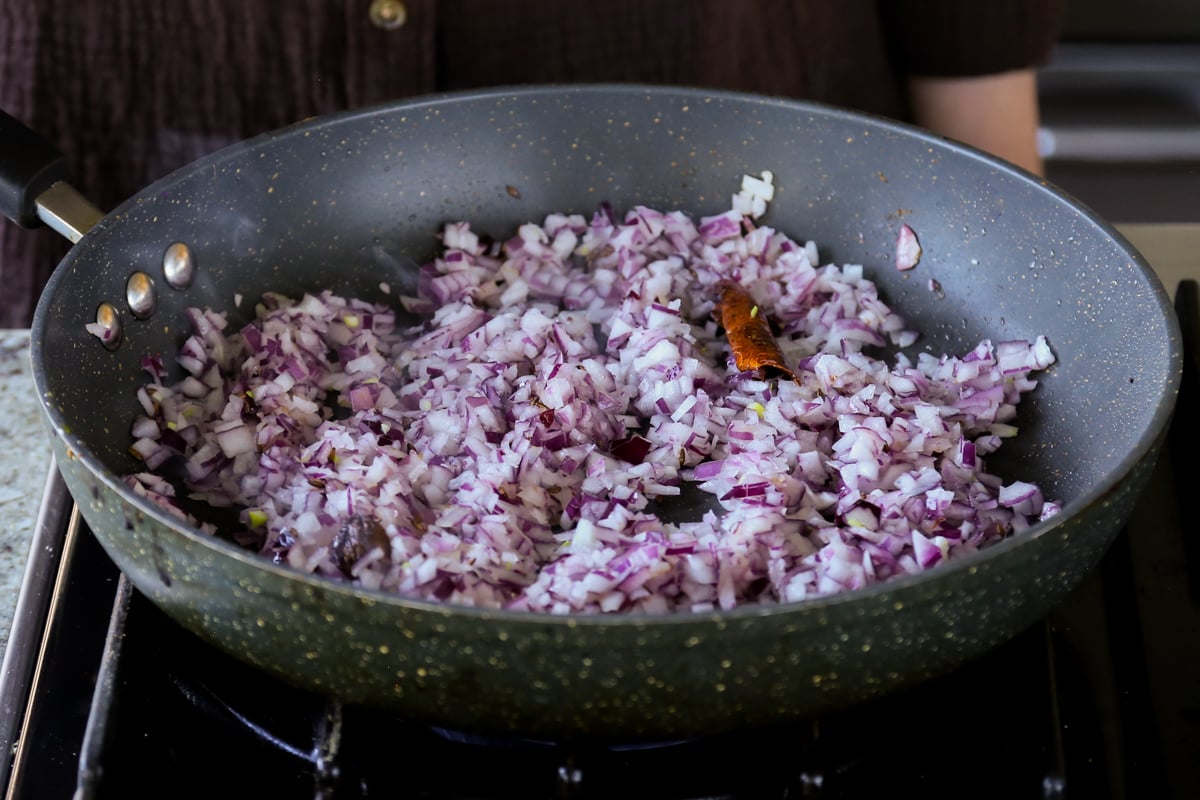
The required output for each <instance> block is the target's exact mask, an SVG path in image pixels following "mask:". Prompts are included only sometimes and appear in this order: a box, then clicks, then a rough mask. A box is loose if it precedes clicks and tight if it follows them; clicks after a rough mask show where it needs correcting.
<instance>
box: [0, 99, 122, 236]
mask: <svg viewBox="0 0 1200 800" xmlns="http://www.w3.org/2000/svg"><path fill="white" fill-rule="evenodd" d="M69 175H70V167H69V166H68V164H67V159H66V157H64V156H63V154H62V153H61V152H59V150H58V148H57V147H55V146H54V145H52V144H51V143H50V142H48V141H46V140H45V139H44V138H43V137H41V136H39V135H38V134H36V133H34V132H33V131H31V130H30V129H29V128H27V127H25V125H23V124H22V123H20V122H18V121H17V120H16V119H14V118H13V117H11V116H9V115H8V114H6V113H5V112H3V111H0V212H3V214H4V216H6V217H8V218H9V219H11V220H12V221H13V222H15V223H17V224H18V225H20V226H21V227H23V228H33V227H36V226H37V225H38V224H40V223H43V222H44V223H46V224H48V225H50V226H51V227H52V228H54V229H55V230H56V231H58V232H59V233H61V234H62V235H63V236H65V237H67V238H68V239H70V240H71V241H73V242H77V241H79V240H80V238H82V237H83V234H85V233H87V232H88V230H90V229H91V227H92V226H93V225H95V224H96V223H97V222H99V221H100V219H101V218H102V217H103V216H104V214H103V213H102V212H100V211H99V210H98V209H97V208H96V207H95V206H93V205H92V204H91V203H89V202H88V201H87V200H86V199H85V198H84V197H83V196H82V195H80V194H79V193H78V192H77V191H75V189H74V188H72V187H71V185H70V184H69V183H67V179H68V177H69Z"/></svg>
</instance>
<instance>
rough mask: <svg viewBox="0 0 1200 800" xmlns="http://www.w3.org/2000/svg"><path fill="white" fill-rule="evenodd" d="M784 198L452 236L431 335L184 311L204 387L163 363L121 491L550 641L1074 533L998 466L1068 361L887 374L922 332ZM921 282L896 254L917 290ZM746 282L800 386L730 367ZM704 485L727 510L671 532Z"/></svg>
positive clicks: (149, 389)
mask: <svg viewBox="0 0 1200 800" xmlns="http://www.w3.org/2000/svg"><path fill="white" fill-rule="evenodd" d="M773 191H774V189H773V186H772V176H771V175H770V173H763V175H762V177H761V178H758V177H747V179H746V180H745V181H744V182H743V185H742V190H741V191H740V192H739V193H738V194H737V195H736V196H735V197H734V200H733V202H732V205H731V209H730V210H728V211H726V212H724V213H719V214H715V215H713V216H709V217H705V218H703V219H701V220H699V222H696V221H694V220H692V219H690V218H689V217H687V216H686V215H684V214H682V213H680V212H677V211H674V212H668V213H664V212H661V211H657V210H655V209H651V208H646V207H635V208H633V209H630V210H629V211H628V212H627V213H626V214H625V215H624V217H618V216H617V214H616V213H615V212H614V211H613V209H612V208H611V206H608V205H607V204H601V205H600V207H599V210H598V211H597V213H596V214H594V215H593V216H592V217H591V218H590V219H587V218H585V217H583V216H581V215H567V214H551V215H549V216H547V217H546V218H545V220H544V221H543V222H542V223H541V224H534V223H528V224H525V225H522V226H521V227H520V228H519V229H518V230H517V231H516V232H515V233H513V234H512V235H511V236H509V237H508V238H507V240H503V239H500V240H493V239H490V238H488V237H483V236H480V235H478V234H477V233H476V232H475V231H473V230H472V229H471V226H470V225H469V224H468V223H466V222H456V223H451V224H448V225H446V226H445V228H444V229H443V231H442V244H443V245H444V250H443V252H442V253H441V254H440V255H439V256H438V257H437V258H435V259H434V260H433V261H431V262H430V263H428V264H426V265H425V266H424V267H422V269H421V271H420V275H419V279H418V294H417V296H416V297H403V298H398V305H399V306H400V307H402V308H403V309H405V310H406V311H409V312H414V311H415V312H418V313H423V314H426V315H427V316H428V321H427V322H425V323H424V324H421V325H418V326H416V327H413V328H410V329H397V327H396V319H395V313H394V311H393V309H392V308H390V307H388V306H384V305H373V304H370V303H366V302H363V301H361V300H356V299H348V298H343V297H337V296H334V295H333V294H331V293H329V292H323V293H320V294H311V295H305V296H303V297H301V298H299V299H291V298H287V297H283V296H281V295H277V294H268V295H266V296H264V297H263V299H262V303H261V304H260V306H259V307H258V316H257V318H256V319H255V320H254V321H253V322H252V323H251V324H249V325H246V326H245V327H243V328H242V329H241V330H239V331H226V321H225V317H224V316H223V315H222V314H218V313H215V312H213V311H211V310H206V309H192V310H190V311H189V320H190V322H191V325H192V329H193V333H192V335H191V336H190V337H188V338H187V339H186V340H185V341H184V342H183V343H182V345H181V347H180V350H179V352H178V353H176V354H174V358H175V359H176V361H177V362H178V363H179V364H180V365H181V366H182V367H183V369H184V371H185V373H186V377H185V378H184V379H182V380H181V381H179V382H178V383H175V384H173V385H166V384H165V383H164V380H165V379H164V375H165V370H164V369H163V368H162V364H161V360H158V361H155V360H154V359H150V360H147V361H146V362H144V366H145V367H146V371H147V373H148V374H149V375H150V378H151V381H152V382H151V383H149V384H147V385H146V386H144V387H141V388H140V389H139V390H138V400H139V404H140V408H141V410H142V412H143V413H142V415H140V416H139V417H138V418H137V419H136V420H135V421H134V423H133V425H132V428H131V433H132V434H133V435H132V444H131V452H133V453H134V454H135V455H137V456H138V457H139V458H141V459H142V460H143V461H144V462H145V464H146V472H144V473H141V474H139V475H135V476H131V477H130V478H129V483H130V485H131V486H133V487H134V489H135V491H137V492H138V493H139V494H142V495H144V496H146V497H148V498H150V499H151V501H152V502H155V503H159V504H161V505H163V507H164V508H168V509H169V510H170V511H171V513H173V514H176V515H179V516H184V517H185V515H183V512H181V511H179V509H178V506H177V504H176V501H175V491H176V489H175V487H173V486H172V485H171V484H169V483H166V482H165V481H164V480H163V479H162V478H161V477H159V476H157V475H154V474H153V472H154V470H156V469H159V468H161V467H163V465H165V464H167V462H168V461H170V460H171V459H173V458H177V459H179V463H181V464H182V466H183V470H182V471H183V473H184V474H185V475H186V479H185V481H184V482H183V484H182V485H181V486H180V490H181V491H186V492H187V493H188V494H189V495H190V496H191V497H192V498H194V499H197V500H201V501H204V502H207V503H209V504H210V505H212V506H215V507H221V508H225V507H232V508H236V509H241V510H242V519H243V522H244V523H245V525H246V529H245V530H241V531H233V532H231V533H232V534H233V535H234V536H235V538H237V539H238V540H249V541H253V542H254V543H255V546H257V547H258V548H259V549H260V550H261V552H262V553H263V554H264V555H265V556H267V557H269V558H272V559H274V560H275V561H277V562H279V563H283V564H287V565H290V566H291V567H293V568H295V569H298V570H304V571H307V572H314V573H317V574H320V575H325V576H328V577H330V578H336V579H340V580H352V581H354V582H356V583H358V584H359V585H362V586H364V587H366V588H369V589H379V590H382V591H386V592H395V593H399V594H404V595H408V596H414V597H423V598H429V599H434V600H438V601H441V602H447V603H457V604H462V605H474V606H486V607H500V608H511V609H521V610H529V611H540V612H549V613H575V612H582V613H592V612H595V613H616V612H638V613H667V612H691V611H705V610H711V609H716V608H730V607H733V606H736V605H744V604H762V603H779V602H793V601H799V600H803V599H806V598H812V597H816V596H821V595H827V594H832V593H836V592H843V591H849V590H853V589H856V588H860V587H862V586H866V585H869V584H873V583H877V582H880V581H887V580H890V579H893V578H895V577H898V576H901V575H904V574H909V573H915V572H921V571H923V570H926V569H929V568H932V567H935V566H936V565H938V564H942V563H945V562H946V561H948V560H952V559H954V558H956V557H959V556H961V555H963V554H966V553H970V552H973V551H976V550H979V549H981V548H984V547H987V546H989V545H991V544H993V543H994V542H996V541H999V540H1000V539H1002V538H1004V537H1005V536H1007V535H1009V534H1011V533H1012V532H1014V531H1020V530H1024V529H1025V528H1027V527H1028V526H1030V525H1032V524H1034V523H1036V522H1037V521H1038V520H1040V519H1045V518H1047V517H1048V516H1051V515H1053V514H1054V513H1057V511H1058V510H1059V505H1058V504H1057V503H1056V502H1053V501H1046V500H1045V499H1044V498H1043V497H1042V493H1041V490H1040V489H1039V488H1038V487H1037V486H1036V485H1034V484H1032V483H1030V482H1028V481H1022V480H1009V481H1002V480H1001V479H1000V478H998V477H997V476H995V475H992V474H990V473H988V472H987V471H986V464H985V459H986V457H987V456H988V454H990V453H992V452H994V451H995V450H996V448H998V447H999V446H1000V445H1001V444H1002V443H1003V441H1005V440H1006V439H1008V438H1010V437H1011V436H1012V435H1014V434H1015V433H1016V428H1015V427H1014V425H1013V422H1014V419H1015V413H1016V407H1017V404H1018V402H1019V401H1020V399H1021V397H1022V395H1024V394H1025V393H1028V392H1030V391H1032V390H1033V389H1034V388H1035V387H1036V381H1035V380H1034V378H1033V377H1032V376H1033V374H1034V373H1035V372H1037V371H1038V370H1044V369H1046V368H1047V367H1048V366H1050V365H1051V364H1052V363H1053V361H1054V355H1053V353H1052V352H1051V350H1050V347H1049V344H1048V343H1047V342H1046V340H1045V339H1044V338H1041V337H1038V338H1037V339H1035V340H1034V341H1032V342H1025V341H1006V342H1000V343H998V344H995V345H993V344H992V343H991V342H988V341H983V342H980V343H979V344H978V346H976V347H974V348H972V349H971V350H970V351H969V352H966V353H963V354H960V355H955V354H934V353H931V352H919V353H917V354H916V355H915V356H910V355H907V354H903V353H902V354H901V355H899V356H897V357H896V359H895V363H894V365H889V364H887V363H885V362H884V361H882V360H880V359H879V358H876V357H873V356H871V355H870V354H869V353H868V350H869V348H871V347H877V346H880V345H885V344H891V345H895V346H898V347H901V348H903V347H906V346H908V345H910V344H911V343H912V342H913V341H915V339H916V337H917V334H916V332H915V331H912V330H910V329H908V328H907V327H906V325H905V323H904V320H903V319H902V318H901V317H899V316H898V315H897V314H896V313H894V312H893V311H892V309H891V308H890V307H888V306H887V305H886V304H885V303H884V302H883V301H882V300H881V298H880V297H879V296H878V293H877V291H876V287H875V285H874V284H873V283H872V282H871V281H870V280H868V279H867V277H866V273H865V270H864V268H863V267H862V266H859V265H837V264H824V265H822V264H821V263H819V261H818V252H817V248H816V246H815V244H813V243H812V242H799V241H794V240H792V239H789V238H788V237H787V236H786V235H784V234H783V233H781V232H780V231H778V230H775V229H774V228H772V227H770V226H767V225H763V224H761V220H759V221H757V222H755V221H754V220H756V219H758V218H759V217H761V215H762V213H763V212H764V211H765V208H766V203H768V202H769V201H770V200H771V198H772V196H773ZM919 257H920V246H919V244H918V243H917V241H916V236H915V234H914V233H913V231H912V230H911V229H910V228H908V226H903V227H902V228H901V232H900V239H899V240H898V242H897V260H896V266H897V267H898V268H900V269H910V268H912V267H913V266H915V264H916V263H917V260H918V259H919ZM728 279H733V280H736V281H738V283H739V285H741V286H743V287H745V289H746V290H747V291H748V292H749V293H751V295H752V296H753V298H754V301H755V303H756V304H757V305H758V307H759V308H760V309H761V312H760V313H763V314H766V315H769V316H770V318H771V319H772V320H773V321H774V322H776V323H777V324H778V326H779V329H780V330H781V331H782V335H781V336H780V337H779V343H780V347H781V350H782V351H783V354H784V356H785V359H786V360H787V361H788V363H789V364H791V365H792V366H793V369H794V371H795V373H796V375H797V380H795V381H792V380H786V381H776V380H764V379H762V377H761V376H759V375H757V374H754V373H739V372H738V371H737V370H736V368H735V367H734V366H732V363H731V360H730V357H729V348H728V344H727V342H725V341H724V340H723V338H721V336H720V334H719V330H718V328H717V326H716V324H715V323H714V322H713V320H712V311H713V305H714V301H715V299H716V296H715V294H716V293H715V292H714V287H716V286H717V285H718V284H719V283H720V282H721V281H722V280H728ZM683 483H691V484H692V485H693V486H694V489H695V491H696V492H699V493H707V495H708V496H709V497H710V501H709V504H708V508H697V509H695V511H694V517H693V519H692V521H687V522H668V521H666V519H667V518H668V517H669V518H670V519H677V518H678V517H679V516H680V515H679V514H678V513H673V514H670V515H668V514H666V513H665V509H666V508H667V504H669V503H671V502H677V501H681V500H680V498H681V497H682V496H683V494H682V492H681V485H682V484H683ZM693 493H694V492H693ZM659 509H663V510H664V513H663V514H662V516H661V517H660V516H659V515H658V513H656V512H658V511H659ZM185 518H186V517H185ZM351 519H353V520H355V521H356V522H355V523H354V524H353V525H351V526H350V527H347V525H348V522H347V521H348V520H351ZM204 528H205V529H206V530H212V529H213V528H212V526H211V525H208V524H205V525H204ZM355 531H371V532H377V531H383V533H384V534H385V535H386V541H387V546H386V547H384V546H381V545H382V540H381V539H379V535H378V533H372V534H371V535H372V536H374V537H375V538H374V539H372V540H371V541H365V540H364V541H361V542H360V541H357V540H356V539H355V538H354V536H355V535H357V534H356V533H355ZM363 535H364V536H365V535H366V534H363Z"/></svg>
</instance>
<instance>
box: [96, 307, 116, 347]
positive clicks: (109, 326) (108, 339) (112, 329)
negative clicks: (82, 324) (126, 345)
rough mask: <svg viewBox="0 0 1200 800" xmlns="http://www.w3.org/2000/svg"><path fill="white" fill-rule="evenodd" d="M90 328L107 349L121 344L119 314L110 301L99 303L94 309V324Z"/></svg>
mask: <svg viewBox="0 0 1200 800" xmlns="http://www.w3.org/2000/svg"><path fill="white" fill-rule="evenodd" d="M88 330H90V331H91V332H92V333H93V334H94V335H95V336H96V338H97V339H99V340H100V343H101V344H103V345H104V346H105V347H107V348H108V349H109V350H116V349H117V348H118V347H120V346H121V314H120V312H118V311H117V307H116V306H114V305H113V304H112V303H101V304H100V307H99V308H97V309H96V324H95V325H89V326H88Z"/></svg>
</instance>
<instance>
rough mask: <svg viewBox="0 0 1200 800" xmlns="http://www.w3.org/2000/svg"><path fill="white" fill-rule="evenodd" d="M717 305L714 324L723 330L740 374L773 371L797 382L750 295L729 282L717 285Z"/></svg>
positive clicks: (763, 316)
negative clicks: (719, 299) (718, 297)
mask: <svg viewBox="0 0 1200 800" xmlns="http://www.w3.org/2000/svg"><path fill="white" fill-rule="evenodd" d="M717 288H718V289H719V290H720V292H721V301H720V303H719V304H718V305H717V308H716V312H717V321H718V322H719V323H720V324H721V327H723V328H724V329H725V338H727V339H728V340H729V347H730V349H731V350H732V351H733V362H734V364H736V365H737V368H738V369H739V370H741V371H742V372H747V371H749V370H755V369H761V370H774V371H776V372H779V373H783V374H784V375H787V376H788V377H789V378H791V379H792V380H799V378H797V377H796V373H794V372H792V370H791V368H790V367H789V366H788V365H787V362H786V361H785V360H784V357H783V351H782V350H780V349H779V343H778V342H776V341H775V335H774V334H773V333H771V324H770V323H769V322H768V321H767V318H766V315H764V314H760V313H759V309H758V305H757V304H755V302H754V298H753V297H751V296H750V293H749V292H747V291H746V290H745V289H743V288H742V287H741V286H739V285H738V284H736V283H734V282H733V281H728V280H726V281H721V283H720V285H719V286H718V287H717Z"/></svg>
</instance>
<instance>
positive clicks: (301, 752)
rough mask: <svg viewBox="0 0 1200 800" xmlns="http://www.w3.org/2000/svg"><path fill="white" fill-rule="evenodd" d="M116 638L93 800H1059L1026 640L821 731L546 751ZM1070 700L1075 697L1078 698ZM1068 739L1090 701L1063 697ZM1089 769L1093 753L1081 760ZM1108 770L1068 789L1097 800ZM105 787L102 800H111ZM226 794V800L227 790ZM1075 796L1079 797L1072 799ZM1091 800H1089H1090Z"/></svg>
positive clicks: (827, 720)
mask: <svg viewBox="0 0 1200 800" xmlns="http://www.w3.org/2000/svg"><path fill="white" fill-rule="evenodd" d="M126 594H127V597H128V608H127V613H126V616H125V618H124V635H125V639H126V640H127V641H129V642H133V641H143V642H144V641H154V642H156V646H155V647H154V648H152V649H150V650H148V651H147V649H146V648H139V649H138V651H137V653H136V655H135V654H134V653H132V652H121V653H119V654H118V656H117V658H118V661H119V663H117V664H114V665H110V666H112V667H113V670H114V674H116V675H117V676H119V677H118V678H117V679H116V680H115V681H114V683H113V686H112V690H111V693H112V697H111V702H110V704H109V706H108V708H107V709H106V710H105V712H104V713H103V714H101V715H99V717H96V718H94V719H93V720H92V722H91V729H90V733H92V734H94V738H93V739H92V740H91V742H90V744H91V747H90V748H89V751H88V759H86V760H88V761H89V762H91V761H94V762H95V763H97V764H101V765H103V768H102V769H99V770H97V771H96V772H97V775H96V778H95V780H94V781H93V785H92V786H90V787H89V788H90V790H91V794H90V796H92V797H108V796H129V795H127V794H124V792H125V791H127V790H128V787H131V786H139V785H153V786H159V787H164V788H165V787H170V794H171V795H172V796H176V797H178V796H211V795H212V794H217V793H220V792H222V791H227V790H228V788H229V787H230V786H231V781H232V780H234V779H233V777H232V776H234V775H241V774H243V773H246V771H247V770H248V769H249V768H253V769H252V771H250V772H249V773H247V774H248V775H249V777H247V778H238V779H237V780H238V781H240V782H239V783H237V784H236V786H237V788H238V789H239V791H244V792H246V793H248V792H249V791H251V790H254V791H262V792H267V793H268V794H269V796H271V797H273V798H285V797H305V798H310V797H314V796H315V797H320V798H334V797H361V796H372V795H375V796H397V795H401V794H402V795H403V796H405V797H418V798H442V797H444V798H474V799H475V800H483V799H484V798H518V797H520V798H526V799H529V798H610V797H618V796H619V797H628V798H636V797H654V798H659V800H672V799H673V798H679V800H683V798H700V797H704V798H713V797H722V798H742V797H753V798H774V797H778V798H797V797H813V798H825V797H831V798H839V797H854V796H862V795H866V794H877V793H878V794H886V793H892V792H894V791H895V790H896V788H897V787H905V788H909V787H911V788H912V789H913V790H914V791H917V792H918V793H919V794H920V795H921V796H923V797H929V798H940V797H947V798H949V797H958V796H961V793H962V791H963V787H965V786H970V787H972V788H971V795H972V796H973V797H980V798H989V797H996V798H1000V797H1004V798H1013V797H1039V798H1042V797H1056V796H1066V795H1065V792H1064V791H1062V787H1064V786H1065V785H1066V781H1067V778H1068V775H1067V774H1066V767H1065V765H1064V763H1063V753H1064V751H1065V750H1066V749H1067V748H1068V747H1071V746H1074V740H1073V739H1068V740H1066V741H1064V739H1063V737H1062V736H1060V731H1061V729H1062V727H1063V723H1062V720H1061V719H1060V717H1059V716H1056V715H1055V714H1053V713H1048V709H1052V708H1053V707H1054V706H1055V702H1054V692H1055V687H1054V683H1055V675H1054V674H1053V671H1052V667H1053V666H1055V665H1056V664H1058V665H1060V666H1064V667H1067V668H1069V669H1072V670H1073V669H1074V666H1073V665H1072V664H1071V662H1072V661H1073V659H1074V656H1073V655H1071V654H1070V652H1069V651H1068V652H1062V653H1060V652H1059V650H1058V648H1060V647H1063V648H1065V647H1066V645H1065V643H1063V642H1061V641H1060V637H1058V636H1057V634H1055V633H1054V631H1053V629H1052V627H1051V626H1050V625H1049V624H1038V625H1036V626H1034V627H1033V628H1031V629H1030V630H1029V631H1027V632H1026V633H1024V634H1022V635H1020V636H1018V637H1017V638H1016V639H1015V640H1013V641H1012V642H1010V643H1008V644H1006V645H1003V646H1002V647H1001V648H999V649H998V650H996V651H995V652H994V653H992V654H990V655H989V656H988V657H986V658H983V659H979V660H978V661H976V662H975V663H972V664H969V665H967V666H966V667H965V668H964V669H962V670H960V671H958V672H955V673H953V674H952V675H949V676H946V677H945V678H944V679H940V680H938V681H934V682H932V683H931V684H928V685H926V686H922V687H918V688H916V689H913V690H910V691H908V692H904V693H901V694H898V695H896V696H893V697H889V698H885V699H882V700H880V701H877V702H874V703H871V704H868V705H866V706H863V707H861V708H856V709H852V710H849V711H846V712H842V713H840V714H832V715H828V716H826V717H822V718H821V719H820V720H816V721H813V720H802V721H798V722H796V723H793V724H788V725H781V726H776V727H773V728H769V729H755V730H749V731H740V732H736V733H730V734H722V735H716V736H705V737H695V738H681V739H677V740H671V741H656V742H637V741H634V742H623V741H612V740H579V741H563V742H556V741H547V740H544V739H531V738H525V737H520V736H495V735H485V734H481V733H477V732H471V731H457V730H448V729H446V728H440V727H433V726H428V725H421V724H417V723H413V722H410V721H407V720H404V719H402V718H399V717H396V716H394V715H391V714H388V713H385V712H381V711H378V710H373V709H367V708H361V707H356V706H349V705H347V706H343V705H341V704H338V703H332V702H329V701H327V700H325V699H324V698H321V697H318V696H316V695H313V694H310V693H308V692H305V691H301V690H298V689H295V688H292V687H290V686H286V685H283V684H280V683H278V682H277V681H275V680H274V679H272V678H269V677H266V676H264V675H263V674H262V673H260V672H258V671H257V670H255V669H253V668H251V667H248V666H246V665H244V664H242V663H241V662H238V661H236V660H233V659H231V658H229V657H227V656H225V655H223V654H220V653H218V652H216V651H214V650H212V649H211V648H209V647H207V646H206V645H204V644H203V643H202V642H201V641H200V640H198V639H197V638H196V637H194V636H193V635H192V634H190V633H188V632H186V631H184V630H182V629H181V628H179V627H178V626H177V625H175V623H173V622H172V621H171V620H169V619H168V618H167V617H166V616H165V615H163V614H162V612H161V611H159V610H158V609H157V608H155V607H154V606H152V605H151V604H150V603H149V602H148V601H147V600H145V598H143V597H142V596H141V595H140V594H138V593H137V592H136V591H127V592H126ZM1080 688H1081V689H1082V688H1083V687H1080ZM1059 705H1063V706H1065V707H1066V709H1067V710H1068V711H1070V713H1071V714H1073V715H1075V716H1074V717H1072V722H1073V724H1075V725H1077V726H1079V730H1080V731H1081V732H1082V731H1087V730H1089V729H1091V730H1095V729H1097V727H1098V721H1097V720H1096V719H1095V718H1089V717H1088V716H1087V711H1088V709H1089V708H1091V707H1092V705H1093V704H1092V702H1091V698H1090V697H1089V696H1088V694H1087V692H1086V691H1084V692H1082V693H1081V694H1080V696H1079V697H1073V696H1070V693H1067V694H1066V695H1065V696H1064V698H1063V699H1062V700H1060V701H1059ZM1086 746H1087V749H1088V751H1089V752H1090V753H1092V754H1095V753H1097V752H1099V751H1098V750H1097V749H1095V748H1093V747H1092V745H1091V744H1090V743H1089V744H1087V745H1086ZM1102 771H1103V762H1102V760H1101V761H1099V762H1096V767H1095V769H1093V770H1091V771H1090V772H1088V771H1086V770H1085V771H1080V772H1073V773H1071V774H1070V776H1069V778H1070V780H1071V786H1072V789H1073V790H1074V789H1078V790H1081V793H1082V794H1083V795H1084V796H1088V797H1104V796H1106V795H1105V794H1104V792H1103V791H1102V786H1103V783H1102V780H1103V778H1104V775H1103V774H1102ZM110 787H111V788H110ZM223 787H224V788H223ZM1084 789H1086V791H1083V790H1084ZM1093 790H1095V791H1093Z"/></svg>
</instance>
